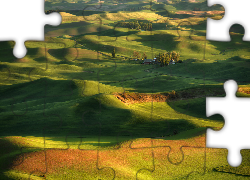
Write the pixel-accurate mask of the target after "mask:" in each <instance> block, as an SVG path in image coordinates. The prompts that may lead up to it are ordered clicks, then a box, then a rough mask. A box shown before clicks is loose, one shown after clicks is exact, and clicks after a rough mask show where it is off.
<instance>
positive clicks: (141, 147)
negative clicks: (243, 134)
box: [0, 0, 250, 180]
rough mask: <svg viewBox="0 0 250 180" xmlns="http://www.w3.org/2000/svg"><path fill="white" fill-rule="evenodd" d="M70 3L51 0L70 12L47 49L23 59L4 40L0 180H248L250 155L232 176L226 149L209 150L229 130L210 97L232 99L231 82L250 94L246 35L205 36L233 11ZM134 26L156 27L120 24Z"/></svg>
mask: <svg viewBox="0 0 250 180" xmlns="http://www.w3.org/2000/svg"><path fill="white" fill-rule="evenodd" d="M72 2H73V1H70V0H68V1H65V2H61V1H52V0H47V1H46V2H45V10H52V9H56V7H60V8H59V9H60V10H61V11H62V12H63V13H61V14H62V24H61V25H59V26H57V27H52V26H45V41H44V42H42V41H41V42H38V41H27V42H25V45H26V48H27V50H28V52H27V55H26V56H25V57H24V58H22V59H16V58H15V57H14V56H13V47H14V44H15V43H14V42H0V57H1V60H0V79H1V81H0V83H1V84H0V85H1V86H0V96H1V101H0V117H1V121H0V179H29V178H30V179H44V177H45V176H46V179H98V178H99V179H113V178H115V179H136V178H137V179H145V180H146V179H147V180H151V179H187V178H190V179H248V178H249V176H250V171H249V166H250V165H249V161H248V158H249V155H250V154H249V151H248V150H243V151H242V152H241V153H242V156H243V163H242V164H241V165H240V166H239V167H237V168H234V167H230V166H229V165H228V163H227V150H226V149H211V148H205V147H206V129H207V128H212V129H214V130H219V129H221V128H222V127H223V125H224V119H223V117H222V116H220V115H213V116H211V117H206V97H209V96H218V97H219V96H220V97H224V96H225V95H226V94H225V92H224V88H223V84H224V82H225V81H226V80H228V79H234V80H235V81H237V83H238V85H239V87H240V88H241V89H242V90H241V91H238V92H237V96H238V97H249V96H250V95H249V91H248V88H250V84H249V82H248V78H249V77H248V72H249V69H250V64H249V62H250V61H249V59H250V53H249V52H250V51H249V43H248V42H243V41H242V37H243V35H244V31H243V28H242V27H241V26H237V25H235V26H233V27H232V28H231V30H230V35H231V39H232V41H231V42H217V41H208V40H206V20H207V17H211V18H213V19H220V18H222V16H223V15H221V14H204V13H201V14H195V12H193V9H194V8H200V11H223V8H221V7H220V6H213V7H210V8H208V7H207V6H206V3H207V2H206V1H204V0H199V1H196V2H188V1H176V0H175V1H174V0H173V1H168V2H153V3H152V8H153V9H155V11H151V10H148V9H146V8H150V2H149V1H145V3H144V1H132V0H129V1H126V2H120V1H119V2H118V1H117V2H116V1H115V2H113V1H105V2H104V3H103V9H100V10H97V9H96V8H93V7H94V5H96V4H98V3H96V2H94V1H92V0H91V1H75V2H76V3H72ZM120 3H123V4H120ZM114 4H117V5H114ZM86 5H89V8H88V9H86V10H85V11H84V16H83V12H82V10H77V9H81V8H82V7H83V8H84V7H86ZM91 7H92V8H91ZM138 7H139V10H138ZM83 8H82V9H83ZM131 8H135V9H136V10H134V11H130V9H131ZM143 8H144V9H143ZM164 9H165V10H164ZM57 10H58V8H57ZM166 10H167V11H168V13H166V12H167V11H166ZM180 11H192V14H181V13H180ZM100 19H101V21H100ZM134 20H138V21H142V22H145V23H147V22H151V23H152V27H153V28H152V31H141V30H136V29H128V28H125V27H120V26H117V24H118V23H119V22H127V23H129V22H132V21H134ZM114 48H115V50H116V57H115V58H113V57H112V54H111V52H112V50H113V49H114ZM134 51H138V52H139V53H140V54H143V53H146V54H147V56H148V58H150V59H153V58H154V56H155V54H159V53H164V52H166V51H176V52H179V53H180V60H182V63H176V64H174V65H168V66H164V67H161V66H160V65H159V64H151V65H144V64H141V63H142V61H141V60H138V61H134V60H133V59H134V57H133V52H134ZM117 94H119V95H124V94H125V95H126V94H127V96H128V95H130V96H131V97H132V96H136V97H140V98H139V99H134V101H135V102H133V99H132V100H131V99H129V98H127V99H126V98H125V99H126V101H127V102H129V103H124V102H122V101H121V100H120V99H119V98H117ZM167 95H169V96H168V97H169V98H168V99H167V100H166V101H161V100H159V99H158V100H157V99H153V100H145V99H146V97H154V96H160V97H165V96H167ZM182 146H183V148H181V147H182ZM152 153H153V154H154V155H152ZM153 157H154V158H153ZM45 159H46V160H45Z"/></svg>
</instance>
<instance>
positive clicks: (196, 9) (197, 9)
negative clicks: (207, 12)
mask: <svg viewBox="0 0 250 180" xmlns="http://www.w3.org/2000/svg"><path fill="white" fill-rule="evenodd" d="M200 10H201V8H197V7H195V8H194V9H193V11H200Z"/></svg>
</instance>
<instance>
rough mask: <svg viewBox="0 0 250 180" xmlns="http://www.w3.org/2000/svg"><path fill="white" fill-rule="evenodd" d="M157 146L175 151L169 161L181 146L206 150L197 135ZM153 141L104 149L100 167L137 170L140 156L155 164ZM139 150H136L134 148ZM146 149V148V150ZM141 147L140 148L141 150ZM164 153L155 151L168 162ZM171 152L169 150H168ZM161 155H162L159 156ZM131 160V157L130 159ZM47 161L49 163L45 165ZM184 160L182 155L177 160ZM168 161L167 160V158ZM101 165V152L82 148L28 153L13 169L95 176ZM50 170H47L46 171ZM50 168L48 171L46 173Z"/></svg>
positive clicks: (203, 140) (170, 155) (135, 142)
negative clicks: (77, 172)
mask: <svg viewBox="0 0 250 180" xmlns="http://www.w3.org/2000/svg"><path fill="white" fill-rule="evenodd" d="M152 141H154V143H153V144H154V146H155V147H157V146H158V147H164V146H165V145H166V143H167V144H168V146H170V147H171V152H169V153H170V154H169V158H171V159H175V158H174V156H175V155H174V153H177V154H179V155H181V154H180V148H181V146H197V147H205V141H206V139H205V136H204V135H202V136H197V137H194V138H190V139H187V140H162V139H154V140H152ZM151 145H152V144H151V139H148V138H147V139H137V140H135V141H128V142H126V143H123V144H121V146H120V147H119V148H118V149H111V150H100V151H99V161H100V162H99V166H100V167H103V166H104V167H105V166H107V165H112V166H113V167H114V168H120V167H121V166H123V167H129V166H130V167H131V168H133V166H134V163H138V162H134V160H133V158H136V157H137V158H138V156H140V157H141V158H142V159H143V160H142V161H145V160H148V163H150V162H151V158H150V155H151V153H152V152H151V149H150V148H147V149H146V150H145V149H144V148H145V147H151ZM130 146H131V147H132V148H136V149H131V148H130ZM143 147H144V148H143ZM137 148H138V149H137ZM162 149H164V151H165V152H164V153H163V154H162V153H160V152H161V151H162V150H161V149H159V148H156V149H155V153H156V154H157V156H160V157H161V158H162V159H166V158H167V156H166V153H167V151H169V150H170V149H169V147H167V149H166V148H162ZM166 150H167V151H166ZM157 152H158V153H157ZM159 153H160V154H159ZM197 153H199V152H197ZM128 157H129V158H128ZM45 158H46V163H45ZM177 159H179V160H181V156H180V157H179V158H177ZM166 160H167V159H166ZM96 162H97V150H79V149H67V150H60V149H48V150H45V151H37V152H31V153H24V154H22V155H20V156H19V157H18V158H17V159H16V160H15V161H14V162H13V163H14V164H17V165H16V166H13V167H12V168H11V169H14V170H16V171H21V172H23V173H27V174H34V175H37V176H40V177H44V174H46V175H49V174H57V173H61V170H62V169H60V168H67V169H75V170H76V171H77V170H80V171H83V170H84V171H85V172H89V173H91V174H97V173H98V171H97V168H96ZM46 167H47V168H46ZM46 169H47V170H46Z"/></svg>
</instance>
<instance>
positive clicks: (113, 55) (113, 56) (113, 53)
mask: <svg viewBox="0 0 250 180" xmlns="http://www.w3.org/2000/svg"><path fill="white" fill-rule="evenodd" d="M112 58H115V48H114V49H113V51H112Z"/></svg>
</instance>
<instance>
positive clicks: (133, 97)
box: [114, 88, 225, 105]
mask: <svg viewBox="0 0 250 180" xmlns="http://www.w3.org/2000/svg"><path fill="white" fill-rule="evenodd" d="M218 95H225V92H224V90H223V89H221V88H213V89H211V90H209V89H203V88H196V89H188V90H182V91H178V92H175V91H172V92H169V93H161V94H147V93H121V94H114V96H115V97H116V98H117V99H119V100H120V101H122V102H123V103H124V104H127V105H128V104H134V103H144V102H165V101H174V100H182V99H193V98H200V97H205V96H218Z"/></svg>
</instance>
